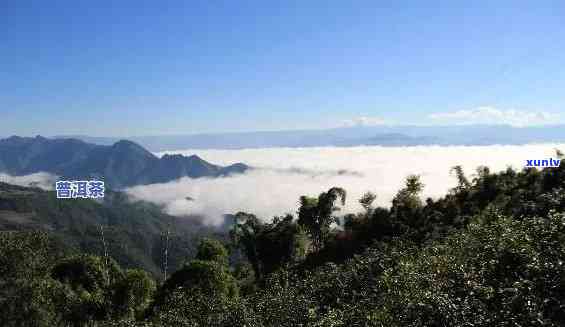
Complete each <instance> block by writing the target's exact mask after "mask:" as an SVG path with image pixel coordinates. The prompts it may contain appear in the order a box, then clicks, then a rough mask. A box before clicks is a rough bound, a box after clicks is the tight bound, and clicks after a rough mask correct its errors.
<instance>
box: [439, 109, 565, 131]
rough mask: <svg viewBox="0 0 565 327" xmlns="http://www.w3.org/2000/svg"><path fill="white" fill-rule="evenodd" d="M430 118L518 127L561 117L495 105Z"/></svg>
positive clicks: (545, 122) (449, 121)
mask: <svg viewBox="0 0 565 327" xmlns="http://www.w3.org/2000/svg"><path fill="white" fill-rule="evenodd" d="M429 118H431V119H433V120H435V121H441V122H444V123H453V124H464V125H467V124H507V125H512V126H516V127H524V126H531V125H546V124H552V123H558V122H559V119H560V117H559V115H557V114H553V113H549V112H543V111H520V110H516V109H509V110H503V109H498V108H495V107H478V108H474V109H470V110H459V111H454V112H443V113H434V114H431V115H430V116H429Z"/></svg>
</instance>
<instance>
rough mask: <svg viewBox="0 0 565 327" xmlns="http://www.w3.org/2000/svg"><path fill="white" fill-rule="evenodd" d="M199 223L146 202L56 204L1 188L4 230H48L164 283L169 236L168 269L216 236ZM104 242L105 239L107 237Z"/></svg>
mask: <svg viewBox="0 0 565 327" xmlns="http://www.w3.org/2000/svg"><path fill="white" fill-rule="evenodd" d="M196 218H197V217H186V218H178V217H173V216H169V215H166V214H164V213H163V212H162V210H161V208H159V207H158V206H156V205H153V204H150V203H146V202H129V201H128V200H127V198H126V196H125V195H124V194H123V193H118V192H108V193H107V194H106V198H105V199H104V202H96V201H95V200H91V199H65V200H60V199H57V198H56V195H55V192H48V191H43V190H40V189H36V188H24V187H19V186H14V185H9V184H4V183H0V230H3V231H26V230H28V231H29V230H43V231H47V232H49V234H50V235H54V236H56V237H58V238H59V239H61V240H62V241H63V242H64V244H66V245H67V246H69V247H71V248H74V249H77V250H80V251H83V252H86V253H91V254H97V255H102V254H104V243H106V249H107V252H108V253H109V254H110V255H111V256H112V258H114V259H115V260H116V261H117V262H118V263H119V264H120V265H122V266H124V267H135V268H143V269H146V270H148V271H149V272H151V273H152V274H154V275H155V277H159V278H160V275H161V270H162V262H163V252H164V249H165V243H164V242H165V236H166V233H167V230H169V232H170V235H169V244H170V250H169V266H170V267H171V268H173V269H174V268H176V267H178V266H179V265H180V264H181V263H182V261H183V260H184V258H186V257H187V256H190V255H192V254H193V252H194V248H195V245H196V244H197V238H199V237H201V236H202V235H205V234H210V233H213V232H214V230H213V229H210V228H207V227H205V226H203V225H202V224H200V223H199V222H198V220H197V219H196ZM102 236H103V237H102Z"/></svg>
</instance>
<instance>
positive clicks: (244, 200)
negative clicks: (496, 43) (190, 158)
mask: <svg viewBox="0 0 565 327" xmlns="http://www.w3.org/2000/svg"><path fill="white" fill-rule="evenodd" d="M556 148H561V149H565V144H541V145H522V146H515V145H512V146H511V145H497V146H414V147H380V146H359V147H347V148H342V147H321V148H268V149H243V150H183V151H171V152H162V153H158V155H163V154H165V153H169V154H173V153H180V154H185V155H190V154H197V155H199V156H201V157H202V158H203V159H205V160H207V161H210V162H213V163H216V164H222V165H228V164H232V163H235V162H243V163H246V164H248V165H250V166H253V167H256V169H253V170H251V171H249V172H247V173H245V174H241V175H235V176H229V177H223V178H215V179H214V178H199V179H191V178H182V179H180V180H177V181H173V182H169V183H165V184H153V185H146V186H137V187H132V188H129V189H127V192H128V193H129V194H130V195H132V196H133V197H134V198H138V199H143V200H148V201H152V202H155V203H159V204H163V205H165V208H166V210H167V211H168V212H169V213H170V214H173V215H187V214H196V215H204V216H206V217H207V219H206V222H207V223H209V224H219V223H222V222H223V215H224V214H228V213H235V212H237V211H248V212H252V213H255V214H257V215H258V216H259V217H261V218H263V219H270V218H272V217H273V216H275V215H283V214H285V213H295V211H296V209H297V206H298V198H299V197H300V196H301V195H311V196H317V195H318V194H319V193H320V192H323V191H326V190H327V189H329V188H330V187H332V186H340V187H343V188H345V189H346V190H347V192H348V194H347V196H348V199H347V203H346V205H345V206H344V208H343V210H342V212H343V213H349V212H358V211H360V210H361V206H360V205H359V203H358V201H357V200H358V199H359V198H360V197H361V195H362V194H363V193H365V192H367V191H372V192H374V193H376V194H377V196H378V197H377V201H376V204H377V205H380V206H385V207H388V206H390V201H391V200H392V198H393V196H394V195H395V194H396V192H397V191H398V190H399V189H400V188H401V187H402V186H403V183H404V180H405V178H406V176H408V175H410V174H418V175H420V176H421V178H422V181H423V182H424V183H425V188H424V192H423V196H424V197H433V198H436V197H439V196H443V195H444V194H445V193H446V192H447V191H448V190H449V189H450V188H451V187H453V186H455V183H456V179H455V177H454V176H453V175H452V174H451V173H450V170H451V168H452V167H453V166H455V165H461V166H462V167H463V168H464V170H465V172H466V174H467V176H469V177H472V176H473V174H474V173H475V169H476V168H477V167H478V166H481V165H482V166H488V167H489V168H490V169H491V170H492V171H500V170H504V169H506V168H507V167H508V166H511V167H514V168H517V169H521V168H522V167H523V166H524V165H525V163H526V160H527V159H542V158H549V157H554V156H555V149H556Z"/></svg>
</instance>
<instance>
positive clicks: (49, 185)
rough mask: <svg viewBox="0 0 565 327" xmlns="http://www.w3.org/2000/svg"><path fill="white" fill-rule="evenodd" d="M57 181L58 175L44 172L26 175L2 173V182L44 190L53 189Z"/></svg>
mask: <svg viewBox="0 0 565 327" xmlns="http://www.w3.org/2000/svg"><path fill="white" fill-rule="evenodd" d="M56 181H57V176H55V175H52V174H49V173H44V172H42V173H34V174H30V175H25V176H12V175H8V174H5V173H0V182H3V183H8V184H13V185H19V186H26V187H27V186H33V187H39V188H41V189H44V190H53V189H54V186H55V182H56Z"/></svg>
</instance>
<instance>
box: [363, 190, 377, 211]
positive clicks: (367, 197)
mask: <svg viewBox="0 0 565 327" xmlns="http://www.w3.org/2000/svg"><path fill="white" fill-rule="evenodd" d="M376 199H377V195H376V194H374V193H372V192H366V193H365V194H363V196H362V197H361V198H360V199H359V203H360V204H361V206H362V207H363V208H365V211H366V212H367V215H370V214H371V211H372V210H373V202H375V200H376Z"/></svg>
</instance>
